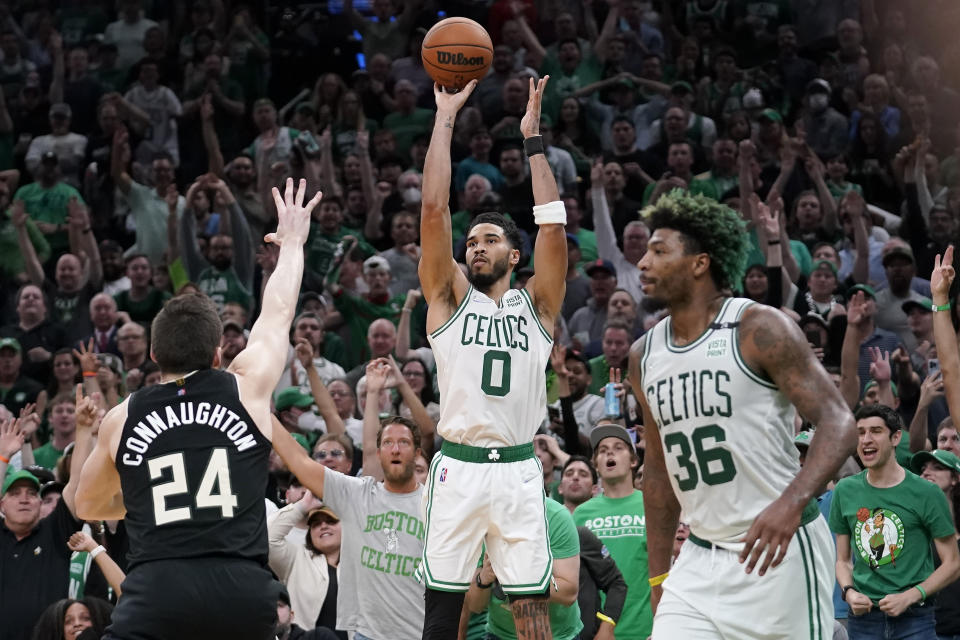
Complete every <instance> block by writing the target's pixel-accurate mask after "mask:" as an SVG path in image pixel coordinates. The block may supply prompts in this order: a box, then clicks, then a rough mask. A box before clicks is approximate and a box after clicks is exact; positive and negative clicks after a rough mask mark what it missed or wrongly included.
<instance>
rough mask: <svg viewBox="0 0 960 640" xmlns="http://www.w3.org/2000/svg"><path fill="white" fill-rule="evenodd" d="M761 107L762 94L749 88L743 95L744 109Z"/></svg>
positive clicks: (755, 89) (758, 90)
mask: <svg viewBox="0 0 960 640" xmlns="http://www.w3.org/2000/svg"><path fill="white" fill-rule="evenodd" d="M762 107H763V92H762V91H760V89H757V88H756V87H752V88H750V89H749V90H748V91H747V92H746V93H745V94H743V108H744V109H759V108H762Z"/></svg>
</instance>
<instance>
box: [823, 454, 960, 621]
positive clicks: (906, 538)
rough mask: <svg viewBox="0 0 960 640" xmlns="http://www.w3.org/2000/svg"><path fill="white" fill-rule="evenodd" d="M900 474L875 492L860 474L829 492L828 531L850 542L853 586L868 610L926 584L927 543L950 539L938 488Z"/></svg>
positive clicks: (949, 520)
mask: <svg viewBox="0 0 960 640" xmlns="http://www.w3.org/2000/svg"><path fill="white" fill-rule="evenodd" d="M905 474H906V477H905V478H904V479H903V481H902V482H901V483H900V484H898V485H897V486H895V487H890V488H887V489H878V488H876V487H874V486H872V485H870V483H869V482H867V472H866V471H861V472H860V473H858V474H857V475H855V476H851V477H849V478H844V479H843V480H841V481H840V482H838V483H837V487H836V488H835V489H834V490H833V504H832V505H831V506H830V528H831V529H833V531H834V533H837V534H842V535H848V536H850V546H851V554H852V556H853V583H854V586H855V588H856V589H857V591H859V592H860V593H862V594H864V595H865V596H867V597H868V598H870V599H871V600H873V602H874V604H876V603H877V601H879V600H880V599H881V598H883V597H884V596H887V595H889V594H891V593H899V592H901V591H906V590H907V589H909V588H910V587H913V586H915V585H917V584H920V583H921V582H923V581H924V580H926V579H927V577H929V575H930V574H931V573H933V553H932V552H931V549H930V543H931V541H932V540H933V539H935V538H943V537H946V536H950V535H952V534H953V533H954V528H953V519H952V518H951V517H950V507H949V506H948V505H947V499H946V497H944V495H943V492H942V491H941V490H940V488H939V487H937V485H935V484H933V483H932V482H927V481H926V480H924V479H922V478H920V477H919V476H916V475H914V474H913V473H911V472H909V471H905Z"/></svg>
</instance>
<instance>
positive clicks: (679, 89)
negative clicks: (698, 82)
mask: <svg viewBox="0 0 960 640" xmlns="http://www.w3.org/2000/svg"><path fill="white" fill-rule="evenodd" d="M670 93H672V94H673V95H675V96H682V95H683V94H685V93H693V87H692V86H691V85H690V83H689V82H686V81H685V80H677V81H676V82H674V83H673V84H672V85H670Z"/></svg>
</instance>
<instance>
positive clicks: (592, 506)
mask: <svg viewBox="0 0 960 640" xmlns="http://www.w3.org/2000/svg"><path fill="white" fill-rule="evenodd" d="M573 521H574V523H575V524H576V525H577V526H578V527H580V526H585V527H587V528H588V529H590V531H592V532H593V534H594V535H595V536H597V537H598V538H600V541H601V542H603V544H604V546H606V548H607V549H608V550H609V551H610V557H612V558H613V560H614V562H616V563H617V567H618V568H619V569H620V573H622V574H623V579H624V580H626V582H627V593H628V594H629V597H628V598H627V602H626V604H625V605H624V607H623V613H622V614H621V615H620V619H619V620H618V621H617V627H616V629H615V631H614V635H615V636H616V637H617V638H619V639H620V640H636V639H637V638H640V639H642V638H646V637H647V636H649V635H650V631H651V629H652V628H653V615H652V614H651V612H650V583H649V582H647V579H648V578H649V577H650V573H649V569H648V567H647V521H646V516H645V515H644V510H643V494H642V493H640V492H639V491H634V492H633V493H631V494H630V495H629V496H627V497H626V498H608V497H607V496H604V495H599V496H596V497H594V498H591V499H590V500H587V501H586V502H584V503H583V504H582V505H580V506H579V507H577V509H576V511H574V512H573Z"/></svg>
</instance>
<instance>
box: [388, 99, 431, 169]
mask: <svg viewBox="0 0 960 640" xmlns="http://www.w3.org/2000/svg"><path fill="white" fill-rule="evenodd" d="M432 126H433V111H430V109H422V108H420V107H416V108H414V110H413V113H411V114H410V115H404V114H402V113H400V112H398V111H394V112H393V113H390V114H387V117H385V118H384V119H383V128H384V129H390V130H391V131H393V136H394V138H395V139H396V141H397V155H398V156H400V157H401V158H403V159H404V160H406V159H407V158H409V157H410V147H411V146H413V141H414V139H416V137H417V136H419V135H425V134H429V133H430V129H431V127H432Z"/></svg>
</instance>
